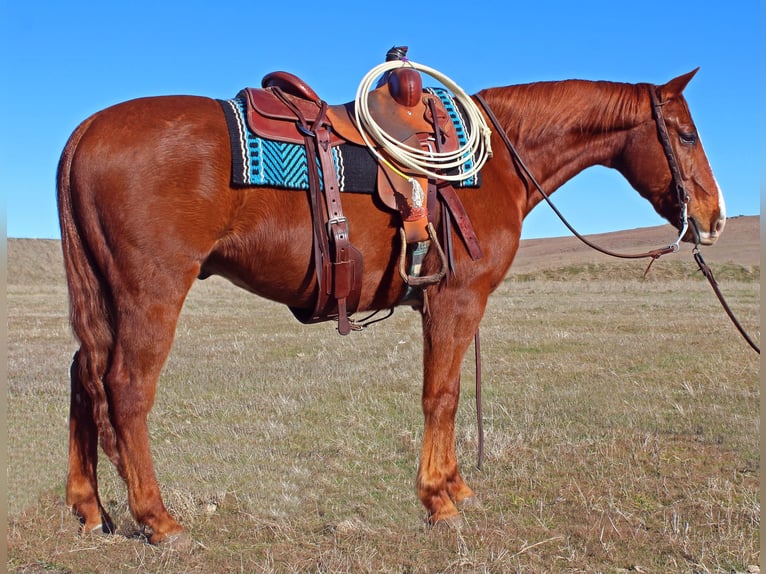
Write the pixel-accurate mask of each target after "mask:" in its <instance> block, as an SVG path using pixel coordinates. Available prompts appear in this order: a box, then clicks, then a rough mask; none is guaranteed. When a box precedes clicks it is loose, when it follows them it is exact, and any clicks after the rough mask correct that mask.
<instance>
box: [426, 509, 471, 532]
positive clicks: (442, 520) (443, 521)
mask: <svg viewBox="0 0 766 574" xmlns="http://www.w3.org/2000/svg"><path fill="white" fill-rule="evenodd" d="M429 522H430V523H431V526H432V527H434V528H448V529H450V530H460V529H461V528H463V526H465V521H464V520H463V516H462V515H461V514H460V513H456V514H450V515H449V516H444V517H434V516H432V517H431V518H430V519H429Z"/></svg>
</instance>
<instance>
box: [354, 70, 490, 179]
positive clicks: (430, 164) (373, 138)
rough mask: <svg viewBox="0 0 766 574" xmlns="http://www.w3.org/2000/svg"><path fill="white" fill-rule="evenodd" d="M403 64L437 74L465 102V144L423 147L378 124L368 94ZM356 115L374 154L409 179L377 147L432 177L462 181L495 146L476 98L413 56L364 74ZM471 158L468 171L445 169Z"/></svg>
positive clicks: (439, 79) (411, 167)
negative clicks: (448, 148)
mask: <svg viewBox="0 0 766 574" xmlns="http://www.w3.org/2000/svg"><path fill="white" fill-rule="evenodd" d="M402 66H408V67H410V68H413V69H415V70H417V71H419V72H422V73H424V74H426V75H429V76H431V77H432V78H435V79H436V80H438V81H439V82H441V83H442V84H443V85H444V87H445V88H447V89H448V90H449V91H451V92H452V94H453V97H454V99H455V101H456V102H458V103H459V104H461V105H462V107H463V109H464V111H465V115H466V118H465V119H466V121H467V123H468V127H467V130H466V132H467V141H466V143H465V144H464V145H462V146H460V147H459V148H458V149H457V150H455V151H451V152H437V151H434V150H423V149H421V148H415V147H412V146H409V145H407V144H405V143H403V142H400V141H398V140H397V139H395V138H393V137H392V136H391V135H390V134H388V133H387V132H386V131H385V130H384V129H383V128H381V127H380V125H378V123H377V122H376V121H375V119H374V118H373V117H372V114H371V113H370V109H369V107H368V102H367V94H368V93H369V91H370V88H372V86H373V84H374V83H375V81H376V80H377V79H378V77H379V76H381V75H382V74H384V73H386V72H388V71H390V70H394V69H396V68H401V67H402ZM354 119H355V121H356V126H357V128H358V129H359V132H360V133H361V134H362V138H363V139H364V142H365V144H366V145H367V147H368V148H369V149H370V151H371V152H372V153H373V154H375V157H377V158H378V159H379V160H380V161H382V162H383V163H385V164H386V165H388V166H389V167H390V168H391V169H393V170H394V171H395V172H396V173H398V174H399V175H401V176H402V177H404V178H405V179H408V180H409V179H411V178H410V176H408V175H406V174H404V173H402V171H401V170H400V169H398V168H397V167H396V166H394V165H391V161H390V160H389V159H387V158H385V157H383V155H382V154H381V152H380V151H379V150H378V148H380V149H382V150H385V152H386V154H387V155H388V156H389V157H390V158H391V160H394V161H395V162H397V163H398V164H400V166H403V167H406V168H410V169H411V170H413V171H414V172H416V173H418V174H421V175H424V176H427V177H429V178H432V179H441V180H443V181H463V180H465V179H468V178H470V177H472V176H473V175H475V174H477V173H478V172H479V170H481V168H482V167H484V164H485V163H486V162H487V160H488V159H489V158H490V157H491V156H492V147H491V145H490V135H491V131H490V129H489V126H488V125H487V122H486V121H485V120H484V116H483V115H482V113H481V112H480V111H479V108H478V107H477V106H476V104H475V103H474V101H473V100H472V99H471V98H470V97H469V96H468V94H466V93H465V91H463V89H462V88H461V87H460V86H458V85H457V84H456V83H455V82H454V81H452V80H451V79H450V78H448V77H447V76H445V75H444V74H442V73H440V72H438V71H436V70H434V69H433V68H429V67H428V66H424V65H422V64H418V63H416V62H413V61H411V60H407V59H403V60H392V61H390V62H383V63H382V64H380V65H378V66H376V67H374V68H373V69H372V70H370V71H369V72H368V73H367V74H366V75H365V76H364V78H362V81H361V82H360V83H359V88H358V89H357V91H356V98H355V99H354ZM468 162H472V165H471V166H470V167H468V168H467V169H466V170H465V171H463V172H461V173H458V174H448V173H446V171H447V170H450V169H453V168H457V167H460V166H463V165H466V164H467V163H468Z"/></svg>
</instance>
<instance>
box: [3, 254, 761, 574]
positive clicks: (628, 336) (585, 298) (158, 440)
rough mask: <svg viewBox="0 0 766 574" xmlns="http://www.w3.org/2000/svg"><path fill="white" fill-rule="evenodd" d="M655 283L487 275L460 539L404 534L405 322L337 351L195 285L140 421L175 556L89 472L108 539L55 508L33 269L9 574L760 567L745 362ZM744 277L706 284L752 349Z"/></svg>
mask: <svg viewBox="0 0 766 574" xmlns="http://www.w3.org/2000/svg"><path fill="white" fill-rule="evenodd" d="M640 265H641V264H638V267H640ZM689 265H690V266H691V265H693V264H692V263H689ZM634 269H635V268H634ZM662 269H663V268H660V269H659V270H660V273H659V274H658V275H656V276H655V277H654V278H652V279H651V280H648V281H645V280H640V279H639V278H637V277H640V274H641V271H642V269H638V271H631V272H629V273H628V272H626V271H625V269H619V270H618V271H617V272H615V271H614V269H611V270H610V268H605V269H603V270H596V271H598V273H595V272H594V271H593V270H591V271H589V272H588V273H586V274H583V273H581V272H577V271H576V270H573V269H568V270H567V269H564V270H563V271H561V272H558V273H556V274H554V275H555V276H542V275H540V276H535V277H533V276H529V277H524V278H513V279H509V280H508V281H506V282H505V283H504V284H503V285H502V286H501V287H500V289H499V290H498V292H497V293H495V294H494V295H493V297H492V298H491V300H490V306H489V308H488V311H487V314H486V317H485V319H484V322H483V323H482V349H483V355H484V357H483V359H484V388H483V394H484V413H485V431H486V447H485V448H486V458H485V464H484V470H483V471H479V470H477V469H476V468H475V466H474V464H475V458H476V446H477V433H476V425H475V415H474V412H473V409H474V405H473V399H474V393H473V388H472V387H473V385H472V377H473V362H472V361H471V360H467V361H466V363H465V368H464V379H463V380H464V388H463V397H462V401H461V406H460V411H459V414H458V429H457V434H458V441H457V449H458V456H459V458H460V461H461V468H462V471H463V474H464V476H465V478H466V480H467V481H468V483H469V484H470V485H471V486H472V487H473V488H474V489H475V490H476V492H477V494H478V495H479V497H480V498H481V500H482V503H483V507H482V508H481V509H478V510H474V511H472V512H467V513H466V514H465V520H466V525H465V526H464V527H463V528H462V529H459V530H453V529H450V528H446V527H440V528H430V527H428V526H426V524H425V521H424V518H425V515H424V510H423V508H422V507H421V505H420V503H419V501H418V500H417V497H416V495H415V489H414V478H415V472H416V468H417V462H418V454H419V445H420V439H421V437H422V415H421V412H420V404H419V398H420V373H421V359H420V351H421V342H420V329H419V320H418V317H417V315H416V314H415V313H414V312H412V311H409V310H406V309H399V310H397V312H396V313H395V314H394V316H393V317H392V318H391V319H390V320H388V321H387V322H385V323H382V324H380V325H376V326H374V327H372V328H370V329H368V330H367V331H364V332H362V333H352V334H351V335H350V336H349V337H345V338H343V337H339V336H337V334H335V333H334V329H333V327H332V325H329V324H325V325H316V326H312V327H305V326H301V325H299V324H298V323H297V322H296V321H295V320H294V319H293V318H292V316H291V315H290V314H289V312H288V311H287V310H286V309H285V308H283V307H280V306H278V305H275V304H272V303H269V302H266V301H264V300H262V299H259V298H256V297H253V296H251V295H249V294H247V293H244V292H243V291H240V290H237V289H236V288H234V287H232V286H230V285H228V284H226V283H224V282H223V281H220V280H217V279H211V280H208V281H206V282H204V283H201V284H198V285H197V286H195V288H194V289H193V290H192V293H191V294H190V297H189V300H188V302H187V305H186V307H185V309H184V313H183V315H182V319H181V322H180V324H179V328H178V334H177V339H176V343H175V346H174V350H173V353H172V355H171V358H170V360H169V362H168V364H167V366H166V369H165V371H164V373H163V376H162V379H161V381H160V387H159V392H158V397H157V404H156V406H155V408H154V410H153V411H152V414H151V417H150V426H151V434H152V442H153V449H154V457H155V464H156V470H157V475H158V478H159V480H160V483H161V486H162V489H163V494H164V496H165V500H166V503H167V504H168V506H169V507H170V508H171V509H172V511H173V512H174V513H175V514H176V515H177V516H178V518H179V519H180V520H181V521H182V522H183V523H184V525H185V526H186V527H187V529H188V530H189V531H190V532H191V534H192V536H193V537H194V539H195V540H197V541H198V542H199V544H198V547H197V549H196V550H195V551H194V552H192V553H191V554H179V553H177V552H175V551H174V550H172V549H171V548H164V547H160V548H154V547H151V546H149V545H147V544H145V543H144V542H142V541H141V539H140V538H139V537H137V535H136V532H135V526H134V525H133V523H132V521H131V519H130V516H129V513H128V511H127V507H126V495H125V489H124V487H123V485H122V483H121V482H120V481H119V479H118V478H117V477H116V474H115V472H114V470H113V469H112V468H111V467H110V465H109V464H108V462H103V464H102V465H101V467H100V470H101V483H102V484H101V487H102V497H103V499H104V501H105V504H106V505H107V507H108V508H109V510H110V511H111V512H112V513H113V516H114V517H115V518H116V519H117V521H118V523H119V534H118V535H117V536H110V537H102V538H96V537H80V536H79V535H78V534H77V524H76V520H75V519H74V518H73V517H71V516H70V515H69V513H68V511H67V510H66V508H65V507H64V504H63V486H64V480H65V475H66V448H67V410H68V380H67V376H68V366H69V361H70V358H71V354H72V353H73V352H74V350H75V345H74V343H73V341H72V339H71V336H70V335H69V331H68V327H67V321H66V294H65V290H64V288H63V286H62V284H61V282H60V281H58V280H57V279H56V277H55V276H54V277H53V280H50V281H40V278H41V277H42V276H44V275H45V272H44V270H43V271H42V272H41V271H40V270H39V269H38V270H37V271H34V272H30V273H28V274H26V275H25V274H20V275H18V277H21V276H23V277H27V279H24V280H17V281H15V280H14V276H13V273H11V274H9V287H8V313H9V343H8V371H9V389H8V406H9V408H8V417H9V418H8V428H9V447H8V453H9V454H8V457H9V458H8V460H9V468H8V482H9V509H10V520H9V534H8V544H9V564H8V567H9V569H10V570H12V571H15V572H160V571H161V572H235V571H236V572H290V571H299V572H535V573H543V572H629V571H630V572H731V571H746V570H747V568H748V566H751V565H755V564H757V563H758V559H759V548H758V538H759V531H760V503H759V498H758V485H759V480H760V459H759V446H760V445H759V430H760V429H759V415H758V405H759V398H760V392H759V383H758V379H759V360H758V357H757V355H756V354H755V353H753V352H752V350H750V349H749V348H748V347H747V346H746V345H745V344H744V342H743V341H742V340H741V339H739V336H738V334H737V333H736V331H735V330H734V328H733V327H732V326H731V325H730V324H729V323H728V320H727V318H726V317H725V315H724V313H723V311H722V310H721V309H720V307H719V306H718V303H717V301H716V300H715V297H714V295H713V294H712V292H711V291H710V289H709V287H708V286H707V285H706V283H704V282H703V280H702V279H701V278H699V277H698V276H694V275H692V276H691V277H686V276H685V275H684V276H682V277H680V278H679V277H677V274H676V270H673V272H672V274H669V275H667V276H663V275H662ZM758 269H759V268H758ZM11 271H12V272H13V268H11ZM602 271H603V273H602ZM599 274H601V275H602V277H601V278H599ZM758 275H759V270H758ZM750 277H755V271H754V272H753V273H752V274H750V276H748V275H747V274H745V275H739V276H737V277H736V278H735V279H732V280H727V281H726V282H725V283H724V282H723V281H722V288H723V289H724V292H725V293H726V295H727V298H728V299H729V300H730V303H731V305H732V307H733V308H734V309H735V311H736V312H737V314H738V316H739V317H740V320H741V321H742V322H743V324H744V325H745V326H746V328H747V329H748V330H749V331H750V332H751V333H755V334H756V335H757V334H758V320H759V307H760V286H759V284H758V282H757V281H755V280H752V279H751V278H750ZM522 279H523V280H522ZM756 339H760V337H759V336H756Z"/></svg>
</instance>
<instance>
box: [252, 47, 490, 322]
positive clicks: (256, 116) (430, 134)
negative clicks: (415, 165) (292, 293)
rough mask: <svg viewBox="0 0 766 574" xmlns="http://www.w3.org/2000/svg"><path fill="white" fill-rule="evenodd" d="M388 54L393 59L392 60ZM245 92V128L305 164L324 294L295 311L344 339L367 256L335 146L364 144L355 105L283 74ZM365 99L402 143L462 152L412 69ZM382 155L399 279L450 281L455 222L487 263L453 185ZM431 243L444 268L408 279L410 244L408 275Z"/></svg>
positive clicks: (381, 182) (382, 185) (381, 181)
mask: <svg viewBox="0 0 766 574" xmlns="http://www.w3.org/2000/svg"><path fill="white" fill-rule="evenodd" d="M395 50H398V52H394V51H395ZM392 53H395V54H397V55H396V56H393V57H392V56H391V54H392ZM403 54H406V47H402V48H393V49H392V50H391V51H389V57H388V58H387V59H394V58H396V59H401V57H402V56H403ZM242 93H243V94H244V96H245V101H246V115H247V123H248V127H249V128H250V129H251V130H252V131H253V132H254V133H255V134H256V135H257V136H259V137H262V138H265V139H270V140H276V141H280V142H287V143H297V144H302V145H304V146H305V149H306V157H307V158H308V159H309V161H308V162H307V164H308V173H309V193H308V195H309V199H310V206H311V213H312V221H313V234H314V249H313V250H314V263H315V269H316V277H317V284H318V295H317V299H316V302H315V305H314V309H313V311H310V312H308V311H307V310H305V309H291V310H292V312H293V314H294V315H295V316H296V318H298V320H300V321H301V322H303V323H315V322H320V321H324V320H328V319H334V318H336V317H337V320H338V332H339V333H340V334H341V335H346V334H348V333H349V332H350V331H351V329H352V322H351V321H350V320H349V315H350V314H352V313H354V312H355V311H356V308H357V306H358V303H359V296H360V292H361V286H362V270H363V262H362V254H361V253H360V252H359V251H358V250H357V249H356V248H355V247H354V246H353V245H352V243H351V241H350V237H349V222H348V220H347V219H346V217H345V216H344V214H343V209H342V206H341V197H340V188H339V184H338V179H337V174H336V169H335V164H334V161H333V156H332V148H333V147H334V146H337V145H340V144H343V143H353V144H357V145H367V142H366V141H365V138H364V137H363V135H362V134H361V133H360V131H359V129H357V125H356V122H355V120H354V115H355V110H354V107H355V106H354V102H350V103H347V104H341V105H332V106H330V105H328V104H327V102H325V101H323V100H322V99H321V98H320V97H319V96H318V95H317V94H316V92H314V90H313V89H311V87H309V86H308V85H307V84H306V83H305V82H304V81H303V80H301V79H300V78H298V77H297V76H295V75H293V74H290V73H289V72H283V71H278V72H272V73H269V74H267V75H266V76H264V78H263V80H262V82H261V88H246V89H245V90H243V91H242ZM367 97H368V100H367V102H368V108H369V112H370V114H371V115H372V117H373V118H374V120H375V122H376V123H377V124H378V125H379V126H380V127H381V128H382V129H383V130H385V132H386V133H387V134H388V135H389V136H391V137H393V138H395V139H396V140H397V141H399V142H403V143H405V144H407V145H410V146H412V147H418V148H420V149H426V150H428V149H430V150H431V151H439V152H441V151H452V150H454V149H457V147H458V141H457V137H456V135H455V128H454V126H453V124H452V121H451V120H450V118H449V116H448V114H447V112H446V110H445V108H444V105H443V104H442V102H441V100H439V98H438V97H437V96H435V95H433V94H430V93H428V92H424V91H423V87H422V82H421V78H420V74H419V73H418V72H417V71H416V70H415V69H413V68H410V67H406V66H403V67H402V68H396V69H394V70H392V71H390V72H387V73H386V74H385V75H384V76H383V77H382V78H381V80H380V82H379V83H378V87H377V88H375V89H374V90H372V91H371V92H370V93H369V94H368V96H367ZM434 148H435V149H434ZM378 152H379V153H380V154H381V155H380V156H379V158H381V159H383V161H380V160H379V161H378V173H377V193H378V196H379V197H380V199H381V200H382V201H383V203H384V204H385V205H386V206H387V207H389V208H391V209H393V210H396V211H398V212H399V213H400V214H401V217H402V229H401V232H400V235H401V237H402V252H401V259H400V274H401V275H402V278H403V279H404V281H405V282H406V283H407V284H408V285H410V287H411V288H412V287H423V286H426V285H428V284H433V283H437V282H439V281H441V280H442V279H443V278H444V277H445V275H446V274H447V272H448V268H449V267H451V262H452V244H451V234H450V221H451V220H452V219H454V221H455V224H456V227H457V229H458V231H459V232H460V234H461V237H462V238H463V241H464V242H465V244H466V248H467V249H468V252H469V254H470V255H471V257H472V258H473V259H478V258H479V257H481V249H480V248H479V244H478V241H477V239H476V237H475V235H474V233H473V230H472V228H471V225H470V222H469V220H468V217H467V215H466V213H465V210H464V209H463V207H462V204H461V203H460V200H459V199H458V196H457V194H456V193H455V191H454V188H453V187H452V186H451V185H449V184H448V182H443V181H435V180H430V181H429V179H428V178H427V177H425V176H422V175H420V174H417V173H414V172H412V170H408V169H406V168H402V167H399V166H396V165H395V162H394V161H393V160H391V161H389V159H388V158H387V157H386V154H385V151H382V150H378ZM311 158H316V160H317V161H311ZM320 170H321V171H320ZM422 190H427V193H425V192H423V191H422ZM437 207H440V208H441V209H440V216H441V220H442V242H443V243H444V244H445V245H446V246H447V254H445V253H444V250H443V249H442V247H441V245H440V244H439V241H438V239H437V237H436V235H435V232H434V228H433V225H432V224H431V223H432V222H434V221H435V220H436V218H437ZM429 243H430V244H433V245H434V246H435V247H436V249H437V250H438V252H439V255H440V259H441V262H442V268H441V270H440V271H438V272H437V273H435V274H434V275H430V276H427V277H419V276H416V275H413V274H410V273H407V272H406V271H405V269H404V265H405V259H406V258H407V246H408V245H413V244H414V245H415V248H414V249H413V250H412V262H411V268H412V269H416V268H418V267H419V264H420V262H421V261H422V258H423V257H424V256H425V253H426V252H427V246H428V245H429Z"/></svg>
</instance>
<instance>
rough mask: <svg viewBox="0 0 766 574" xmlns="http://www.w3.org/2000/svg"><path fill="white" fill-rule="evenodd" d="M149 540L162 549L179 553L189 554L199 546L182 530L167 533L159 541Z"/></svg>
mask: <svg viewBox="0 0 766 574" xmlns="http://www.w3.org/2000/svg"><path fill="white" fill-rule="evenodd" d="M150 541H151V543H152V544H156V545H157V546H160V547H161V548H163V549H165V548H167V549H170V550H172V551H174V552H179V553H181V554H189V553H191V552H192V551H193V550H195V549H196V548H197V547H198V546H199V544H198V543H197V542H195V541H194V539H193V538H192V537H191V536H190V535H189V534H187V533H186V532H184V531H181V532H176V533H175V534H169V535H168V536H165V537H164V538H163V539H162V540H159V541H155V540H150Z"/></svg>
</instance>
